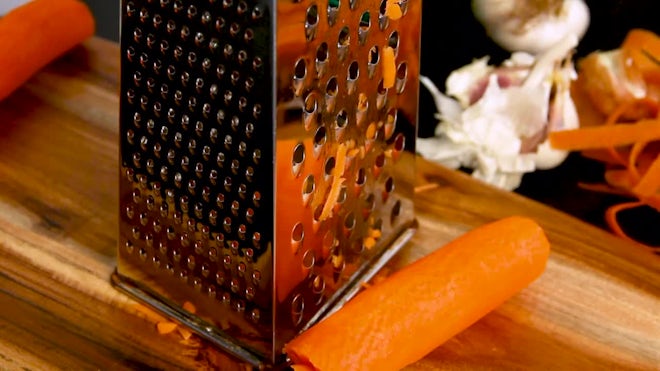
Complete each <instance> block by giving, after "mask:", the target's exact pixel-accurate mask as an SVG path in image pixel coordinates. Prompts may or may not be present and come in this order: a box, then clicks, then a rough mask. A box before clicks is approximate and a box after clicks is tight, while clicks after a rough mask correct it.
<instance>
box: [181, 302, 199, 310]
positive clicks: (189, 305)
mask: <svg viewBox="0 0 660 371" xmlns="http://www.w3.org/2000/svg"><path fill="white" fill-rule="evenodd" d="M183 309H184V310H187V311H188V312H190V313H195V312H196V311H197V308H195V304H193V303H191V302H189V301H186V302H185V303H183Z"/></svg>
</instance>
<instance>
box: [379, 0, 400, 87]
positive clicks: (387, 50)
mask: <svg viewBox="0 0 660 371" xmlns="http://www.w3.org/2000/svg"><path fill="white" fill-rule="evenodd" d="M397 6H398V5H397ZM394 59H395V58H394V49H393V48H392V47H391V46H386V47H384V48H383V60H382V63H383V88H385V89H389V88H391V87H392V86H394V80H395V78H396V62H395V60H394Z"/></svg>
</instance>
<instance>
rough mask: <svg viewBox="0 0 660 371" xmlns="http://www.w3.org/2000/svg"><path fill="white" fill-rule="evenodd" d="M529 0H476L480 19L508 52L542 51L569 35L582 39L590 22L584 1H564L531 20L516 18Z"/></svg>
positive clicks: (477, 16)
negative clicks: (519, 10)
mask: <svg viewBox="0 0 660 371" xmlns="http://www.w3.org/2000/svg"><path fill="white" fill-rule="evenodd" d="M526 2H527V0H473V1H472V9H473V12H474V15H475V17H476V18H477V20H478V21H479V22H480V23H481V24H482V25H483V26H484V28H485V30H486V32H487V33H488V34H489V36H490V37H491V38H492V39H493V41H495V42H496V43H497V44H498V45H499V46H501V47H502V48H504V49H506V50H508V51H512V52H513V51H526V52H529V53H532V54H539V53H542V52H544V51H546V50H547V49H549V48H550V47H552V46H553V45H555V44H557V43H558V42H559V41H560V40H561V39H563V38H565V37H567V36H568V35H575V36H576V37H577V38H578V40H580V39H582V37H583V36H584V34H585V33H586V31H587V28H588V27H589V23H590V12H589V8H588V6H587V5H586V4H585V3H584V1H583V0H563V2H562V4H561V7H560V8H559V10H558V11H546V12H544V13H540V14H538V15H536V16H535V17H534V18H533V19H530V20H521V19H518V18H516V17H515V16H513V15H515V11H514V10H515V9H516V7H517V6H526Z"/></svg>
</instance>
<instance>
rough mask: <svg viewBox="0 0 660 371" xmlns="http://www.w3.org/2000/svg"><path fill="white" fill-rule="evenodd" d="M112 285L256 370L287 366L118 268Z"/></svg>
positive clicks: (372, 271)
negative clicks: (184, 308) (273, 360)
mask: <svg viewBox="0 0 660 371" xmlns="http://www.w3.org/2000/svg"><path fill="white" fill-rule="evenodd" d="M417 227H418V223H417V220H416V219H414V220H413V221H412V222H411V223H410V225H409V226H407V228H404V229H403V230H402V231H401V233H399V235H398V236H396V238H395V239H394V240H393V241H392V242H391V244H390V246H389V248H388V249H385V250H384V251H383V253H382V254H381V255H379V256H375V257H374V258H373V259H372V261H371V262H370V263H369V264H365V265H364V266H362V268H361V269H360V271H359V272H358V274H356V276H355V279H354V280H353V282H351V283H350V284H348V285H347V286H346V288H345V289H344V290H342V291H340V292H337V293H335V295H334V297H333V298H332V299H331V300H329V301H328V303H327V306H326V308H323V309H324V310H320V311H319V312H318V313H317V314H316V315H315V316H314V317H313V318H312V319H311V320H310V321H309V322H308V323H307V324H306V325H305V326H304V327H303V329H302V331H305V330H307V329H308V328H310V327H311V326H313V325H314V324H315V323H317V322H319V321H321V320H323V319H324V318H325V317H327V316H329V315H331V314H332V313H334V312H335V311H337V310H338V309H339V308H341V306H343V305H344V304H345V303H346V302H348V301H349V300H350V299H351V298H352V297H353V296H355V295H356V294H357V293H358V292H359V291H360V289H361V287H362V283H363V282H367V281H369V280H371V279H372V278H373V277H374V276H375V275H376V274H377V273H378V272H379V271H380V270H381V269H382V268H383V267H384V266H385V265H386V264H387V263H388V262H389V261H390V260H391V259H392V258H393V257H394V256H395V255H396V254H397V253H398V252H399V251H400V250H401V249H402V248H403V247H404V246H405V245H406V244H407V243H408V242H409V241H410V240H411V239H412V237H413V236H414V235H415V232H416V231H417ZM111 283H112V285H113V286H114V287H116V288H117V289H119V290H121V291H123V292H124V293H126V294H128V295H129V296H131V297H133V298H134V299H136V300H138V301H139V302H141V303H143V304H145V305H147V306H148V307H150V308H151V309H153V310H155V311H156V312H158V313H159V314H161V315H163V316H165V317H168V318H169V319H171V320H172V321H174V322H177V323H179V324H181V325H183V326H186V327H187V328H188V329H189V330H191V331H192V332H194V333H195V334H197V335H198V336H199V337H201V338H202V339H204V340H206V341H208V342H210V343H211V344H213V345H214V346H217V347H219V348H220V349H222V350H224V351H225V352H227V353H228V354H230V355H232V356H234V357H236V358H237V359H240V360H242V361H244V362H247V363H248V364H250V365H251V366H252V367H253V368H254V369H258V370H264V369H267V368H272V367H273V366H277V365H284V364H285V363H286V359H285V358H284V357H286V356H285V355H282V357H283V358H282V359H281V360H279V361H278V362H276V363H275V364H272V363H270V362H269V360H268V357H267V356H266V355H264V354H262V353H261V352H259V351H257V350H254V349H251V348H250V347H249V346H248V345H246V344H242V343H241V342H240V341H238V340H236V339H234V338H233V337H231V336H230V335H227V334H225V332H224V331H222V330H221V329H219V328H218V327H217V326H215V325H213V324H211V323H209V322H207V321H205V320H203V319H201V318H199V317H198V316H195V315H192V314H190V313H188V312H186V311H185V310H183V309H182V308H181V306H180V305H179V304H177V303H174V302H172V301H170V300H168V299H167V298H165V297H163V296H162V295H159V294H157V293H156V292H154V291H153V290H151V289H149V288H148V287H147V286H145V285H143V284H141V283H140V282H137V281H135V280H133V279H131V278H129V277H126V276H124V275H122V274H120V273H119V272H118V271H117V269H115V271H114V272H113V273H112V276H111Z"/></svg>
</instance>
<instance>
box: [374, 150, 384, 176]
mask: <svg viewBox="0 0 660 371" xmlns="http://www.w3.org/2000/svg"><path fill="white" fill-rule="evenodd" d="M384 166H385V153H380V154H379V155H378V156H376V158H375V159H374V166H373V168H372V173H373V175H374V177H378V176H379V175H380V173H381V172H382V170H383V167H384Z"/></svg>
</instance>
